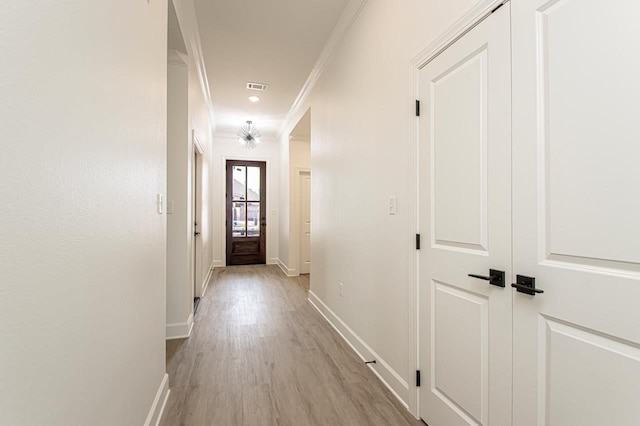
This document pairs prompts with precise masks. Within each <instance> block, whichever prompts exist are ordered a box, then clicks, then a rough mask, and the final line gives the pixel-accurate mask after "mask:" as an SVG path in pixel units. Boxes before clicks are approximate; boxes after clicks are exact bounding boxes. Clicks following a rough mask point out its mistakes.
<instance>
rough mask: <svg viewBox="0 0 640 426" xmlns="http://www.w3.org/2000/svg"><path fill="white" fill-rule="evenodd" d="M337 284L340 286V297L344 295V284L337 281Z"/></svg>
mask: <svg viewBox="0 0 640 426" xmlns="http://www.w3.org/2000/svg"><path fill="white" fill-rule="evenodd" d="M338 285H339V286H340V297H342V296H344V284H342V283H338Z"/></svg>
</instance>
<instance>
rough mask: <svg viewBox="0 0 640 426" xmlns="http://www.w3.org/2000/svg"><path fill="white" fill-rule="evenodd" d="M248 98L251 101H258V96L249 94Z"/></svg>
mask: <svg viewBox="0 0 640 426" xmlns="http://www.w3.org/2000/svg"><path fill="white" fill-rule="evenodd" d="M249 100H250V101H251V102H258V101H260V98H259V97H257V96H249Z"/></svg>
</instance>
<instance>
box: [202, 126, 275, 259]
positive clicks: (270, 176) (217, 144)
mask: <svg viewBox="0 0 640 426" xmlns="http://www.w3.org/2000/svg"><path fill="white" fill-rule="evenodd" d="M240 125H241V124H239V125H238V127H240ZM236 139H237V138H236V137H233V136H214V138H213V161H212V168H211V170H212V173H211V176H210V177H209V179H210V180H211V181H212V182H213V192H212V201H211V205H212V209H213V212H212V213H213V220H212V225H213V244H212V249H213V264H214V265H215V266H225V265H226V261H227V259H226V229H225V216H226V210H225V209H226V207H225V193H226V187H225V185H226V182H225V180H226V174H225V163H226V160H256V161H266V162H267V206H266V209H267V216H266V218H267V228H266V232H267V263H268V264H275V263H277V262H278V259H277V256H278V228H279V226H278V206H279V204H278V197H279V188H278V172H279V170H280V158H279V146H278V144H277V143H276V142H275V141H273V140H268V139H262V142H261V143H260V144H259V145H258V146H257V147H256V148H255V149H247V148H245V147H243V146H241V145H240V144H239V143H238V142H237V140H236ZM273 213H276V214H275V215H274V214H273Z"/></svg>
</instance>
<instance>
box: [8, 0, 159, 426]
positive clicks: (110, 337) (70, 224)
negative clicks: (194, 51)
mask: <svg viewBox="0 0 640 426" xmlns="http://www.w3.org/2000/svg"><path fill="white" fill-rule="evenodd" d="M166 37H167V2H166V1H163V0H159V1H158V0H155V1H151V2H146V1H137V2H131V1H109V2H86V1H80V0H72V1H65V2H41V1H23V0H9V1H8V2H4V3H3V12H2V14H1V15H0V47H1V49H2V52H3V60H2V61H1V62H0V93H2V102H0V129H1V130H0V132H1V133H2V136H1V137H0V141H1V142H0V143H1V152H2V154H1V155H0V194H2V203H0V241H2V243H1V244H0V336H1V339H2V342H1V344H0V360H1V362H0V383H2V388H1V389H0V424H3V425H72V424H73V425H109V426H110V425H141V424H143V423H144V422H145V418H146V417H147V414H148V412H149V409H150V407H151V405H152V403H153V400H154V397H155V396H156V393H157V391H158V389H159V386H160V384H161V382H162V380H163V377H164V375H165V340H164V333H165V219H166V216H165V215H164V214H162V215H160V214H158V213H156V194H158V193H160V194H164V193H165V180H166V170H165V169H166V84H167V82H166V69H167V67H166V64H167V39H166Z"/></svg>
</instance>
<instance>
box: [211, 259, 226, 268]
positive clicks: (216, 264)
mask: <svg viewBox="0 0 640 426" xmlns="http://www.w3.org/2000/svg"><path fill="white" fill-rule="evenodd" d="M211 265H212V266H213V267H214V268H223V267H225V266H226V265H225V263H224V261H222V260H214V261H213V262H211Z"/></svg>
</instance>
